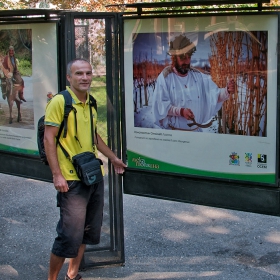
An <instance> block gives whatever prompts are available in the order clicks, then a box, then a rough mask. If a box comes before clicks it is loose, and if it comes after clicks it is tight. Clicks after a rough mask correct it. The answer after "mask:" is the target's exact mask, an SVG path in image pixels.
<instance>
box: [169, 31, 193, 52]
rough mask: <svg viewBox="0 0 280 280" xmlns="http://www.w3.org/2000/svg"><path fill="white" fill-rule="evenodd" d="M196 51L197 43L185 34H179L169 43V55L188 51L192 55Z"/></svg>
mask: <svg viewBox="0 0 280 280" xmlns="http://www.w3.org/2000/svg"><path fill="white" fill-rule="evenodd" d="M195 51H196V46H195V44H194V43H193V42H191V41H190V39H189V38H188V37H186V36H185V35H179V36H177V37H175V38H174V40H173V41H170V43H169V52H168V54H169V55H181V54H186V53H188V54H190V55H192V54H193V53H194V52H195Z"/></svg>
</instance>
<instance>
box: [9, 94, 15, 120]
mask: <svg viewBox="0 0 280 280" xmlns="http://www.w3.org/2000/svg"><path fill="white" fill-rule="evenodd" d="M13 104H14V100H12V99H11V96H9V97H8V105H9V111H10V119H9V123H12V122H13Z"/></svg>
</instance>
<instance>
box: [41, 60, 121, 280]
mask: <svg viewBox="0 0 280 280" xmlns="http://www.w3.org/2000/svg"><path fill="white" fill-rule="evenodd" d="M67 80H68V81H69V83H70V87H67V90H68V92H69V93H70V94H71V97H72V102H73V103H72V105H73V107H74V108H75V109H76V118H77V126H76V128H77V131H76V128H75V125H74V122H75V117H74V112H73V110H72V111H71V113H70V114H69V117H68V122H67V124H68V130H67V137H66V138H60V140H59V141H60V143H61V145H62V146H63V148H64V149H65V150H66V151H67V152H68V153H69V155H70V156H71V157H72V156H74V155H76V154H78V153H81V152H86V151H91V152H94V153H95V154H96V156H97V149H98V150H99V151H100V152H101V153H102V154H104V155H105V156H106V157H108V158H109V159H110V161H111V163H112V164H113V166H114V169H115V172H116V173H118V174H122V173H123V172H124V169H125V167H126V165H125V164H124V163H123V162H122V161H121V160H120V159H119V158H118V157H117V156H116V155H115V154H114V153H113V152H112V151H111V150H110V148H109V147H108V146H107V145H106V144H105V143H104V142H103V140H102V139H101V137H100V136H99V134H96V137H95V145H94V147H92V139H91V122H90V108H91V107H89V93H88V89H89V87H90V85H91V81H92V67H91V65H90V64H89V62H88V61H86V60H84V59H75V60H73V61H71V62H69V63H68V65H67ZM91 110H94V111H93V112H94V116H93V123H94V127H96V118H97V112H96V111H95V109H93V108H91ZM63 117H64V97H63V96H62V95H56V96H55V97H54V98H52V99H51V101H50V102H49V103H48V105H47V108H46V114H45V125H46V127H45V138H44V145H45V150H46V155H47V158H48V162H49V165H50V168H51V171H52V174H53V183H54V186H55V188H56V190H57V191H58V193H57V202H58V205H59V207H60V220H59V222H58V225H57V237H56V239H55V241H54V244H53V248H52V252H51V257H50V267H49V277H48V280H56V279H57V276H58V274H59V271H60V269H61V267H62V265H63V263H64V261H65V258H70V262H69V267H68V271H67V275H66V276H65V280H71V279H73V280H78V279H82V278H81V276H80V275H79V274H78V270H79V266H80V262H81V260H82V257H83V254H84V251H85V247H86V244H90V245H94V244H98V243H99V240H100V232H101V224H102V216H103V204H104V182H103V181H102V182H101V183H98V184H94V185H92V186H86V185H85V184H83V183H82V182H81V181H80V180H79V178H78V176H77V174H76V171H75V169H74V167H73V165H72V163H71V162H70V161H69V160H68V159H67V158H66V156H65V155H64V153H63V152H62V149H61V148H60V146H59V145H56V138H55V137H56V135H57V133H58V131H59V127H60V124H61V122H62V120H63ZM96 148H97V149H96Z"/></svg>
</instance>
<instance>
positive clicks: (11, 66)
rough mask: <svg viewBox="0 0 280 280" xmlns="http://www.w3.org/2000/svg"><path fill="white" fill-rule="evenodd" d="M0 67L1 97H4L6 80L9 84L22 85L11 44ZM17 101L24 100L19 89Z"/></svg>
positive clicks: (5, 94)
mask: <svg viewBox="0 0 280 280" xmlns="http://www.w3.org/2000/svg"><path fill="white" fill-rule="evenodd" d="M0 68H1V70H2V71H0V72H3V74H2V75H1V73H0V75H1V89H2V96H3V99H6V96H7V82H8V83H10V85H13V84H21V85H22V86H23V87H24V81H23V79H22V77H21V74H20V72H19V71H18V67H17V59H16V58H15V49H14V47H13V46H10V47H9V50H8V52H7V55H6V56H5V57H4V61H3V63H0ZM17 98H18V101H24V102H26V100H25V98H24V97H23V91H20V92H19V94H18V97H17Z"/></svg>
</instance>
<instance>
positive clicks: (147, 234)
mask: <svg viewBox="0 0 280 280" xmlns="http://www.w3.org/2000/svg"><path fill="white" fill-rule="evenodd" d="M0 181H1V185H0V205H1V207H0V280H2V279H3V280H10V279H12V280H14V279H18V280H19V279H21V280H29V279H32V280H43V279H44V280H46V279H47V270H48V261H49V254H50V249H51V246H52V242H53V238H54V237H55V227H56V223H57V219H58V211H57V208H56V207H55V190H54V188H53V185H52V184H50V183H46V182H41V181H36V180H31V179H28V178H21V177H15V176H10V175H5V174H0ZM124 235H125V236H124V238H125V265H124V266H121V265H111V266H103V267H97V268H90V269H87V270H86V271H82V272H81V274H82V275H83V279H84V280H92V279H101V280H112V279H125V280H153V279H166V280H173V279H174V280H182V279H203V280H204V279H207V280H208V279H211V280H212V279H215V280H221V279H225V280H243V279H244V280H245V279H246V280H247V279H250V280H251V279H252V280H265V279H275V280H276V279H280V250H279V246H280V229H279V217H274V216H266V215H260V214H254V213H246V212H239V211H234V210H225V209H219V208H214V207H206V206H199V205H192V204H187V203H180V202H173V201H166V200H159V199H153V198H146V197H137V196H133V195H126V194H125V195H124ZM66 269H67V263H66V264H65V265H64V266H63V268H62V271H61V273H60V275H59V278H58V280H63V279H64V275H65V271H66Z"/></svg>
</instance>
